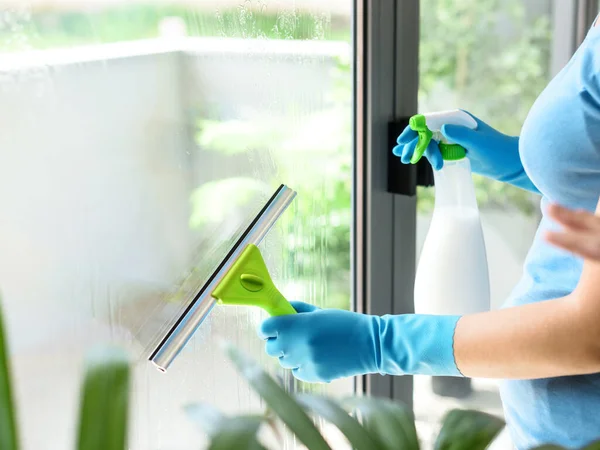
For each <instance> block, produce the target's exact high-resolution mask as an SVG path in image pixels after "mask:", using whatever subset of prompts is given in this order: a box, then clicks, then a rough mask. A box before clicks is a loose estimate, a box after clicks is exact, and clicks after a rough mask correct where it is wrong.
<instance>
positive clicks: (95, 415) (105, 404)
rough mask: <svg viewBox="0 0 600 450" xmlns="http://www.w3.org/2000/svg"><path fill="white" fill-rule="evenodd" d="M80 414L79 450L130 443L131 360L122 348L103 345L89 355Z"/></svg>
mask: <svg viewBox="0 0 600 450" xmlns="http://www.w3.org/2000/svg"><path fill="white" fill-rule="evenodd" d="M86 366H87V367H86V374H85V381H84V384H83V392H82V399H81V405H80V415H79V436H78V441H77V448H78V450H124V449H125V448H126V446H127V423H128V420H127V419H128V412H129V411H128V408H129V360H128V358H127V354H126V353H125V351H124V350H122V349H120V348H101V349H98V350H95V351H93V352H92V353H91V354H90V355H89V356H88V358H87V364H86Z"/></svg>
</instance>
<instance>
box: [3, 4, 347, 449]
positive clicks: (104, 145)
mask: <svg viewBox="0 0 600 450" xmlns="http://www.w3.org/2000/svg"><path fill="white" fill-rule="evenodd" d="M352 4H353V2H352V1H351V0H337V1H331V2H315V1H313V0H296V1H294V2H280V1H266V0H256V1H250V0H246V1H243V2H242V1H233V0H232V1H220V2H214V1H200V0H198V1H195V2H190V1H173V0H169V1H167V0H164V1H160V0H159V1H154V2H148V3H147V4H146V3H139V2H130V1H127V0H110V1H109V0H107V1H91V0H90V1H83V0H80V1H72V0H64V1H62V0H58V1H57V0H47V1H46V0H31V1H14V2H6V1H4V2H3V1H0V56H1V57H0V122H2V124H3V126H2V128H3V131H2V133H0V201H1V203H2V207H3V219H2V220H1V221H0V248H2V252H0V288H1V290H2V292H3V307H4V309H5V310H6V316H7V321H8V324H7V325H8V329H9V339H10V345H11V351H12V363H13V369H14V374H15V380H16V390H17V403H18V407H19V413H20V416H19V417H20V419H21V420H20V423H19V425H20V429H21V434H22V436H23V441H24V448H25V449H40V448H44V449H48V450H52V449H60V450H62V449H65V448H70V447H72V443H73V438H74V430H75V425H76V415H77V397H78V395H79V383H80V379H81V375H82V366H81V362H82V359H83V356H84V354H85V352H86V351H87V350H88V349H89V348H91V347H93V346H95V345H97V344H102V343H109V342H114V343H118V344H120V345H125V346H126V347H127V348H128V349H129V350H130V351H131V353H132V355H134V357H135V358H136V363H135V380H134V383H135V384H134V401H133V403H132V404H133V410H132V422H131V423H132V431H131V436H130V437H131V443H130V448H131V449H143V450H147V449H188V448H190V449H192V448H194V449H195V448H200V447H201V446H202V444H203V442H204V441H203V439H204V438H203V436H202V433H200V432H199V431H198V430H197V429H196V427H195V425H193V424H192V423H191V422H190V421H188V419H187V418H186V416H185V414H184V411H183V406H185V405H187V404H189V403H194V402H199V401H208V402H210V403H212V404H214V405H216V406H217V407H219V408H220V409H222V410H224V411H228V412H234V411H259V410H260V408H261V405H260V403H259V401H258V399H257V397H256V396H255V395H254V394H253V393H252V392H251V390H250V389H249V388H248V386H247V384H246V383H245V382H244V381H243V380H242V379H241V378H240V377H239V376H238V375H237V373H236V371H235V370H234V368H233V367H232V365H231V364H230V363H228V361H227V360H226V358H225V356H224V355H223V354H222V352H221V350H220V349H219V345H218V343H219V340H220V339H226V340H229V341H233V342H234V343H235V344H236V345H238V346H239V347H240V348H242V349H243V350H244V351H245V352H247V353H249V354H250V355H251V356H252V357H254V358H255V359H257V360H259V361H260V362H261V363H262V364H263V365H264V366H265V367H267V368H268V369H269V370H270V371H271V372H272V373H274V374H275V375H276V376H277V377H278V379H280V380H281V381H282V383H284V384H285V386H286V387H287V388H288V389H295V390H304V389H309V387H307V386H304V385H299V384H298V383H296V382H295V381H294V380H293V378H291V376H290V374H289V373H287V372H284V371H280V370H279V369H278V365H276V364H275V361H273V360H272V359H271V358H268V357H267V356H266V355H264V349H263V342H262V341H260V340H259V339H258V338H257V336H256V333H255V328H256V326H257V325H258V324H259V323H260V321H261V320H262V319H263V318H264V317H265V314H264V313H263V312H262V311H258V310H254V309H249V308H238V307H216V308H215V309H214V310H213V313H212V314H211V315H210V317H209V318H208V319H207V321H206V322H205V323H204V324H203V325H202V327H201V328H200V329H199V330H198V332H197V333H196V335H195V336H194V338H193V339H192V340H191V341H190V342H189V344H188V345H187V347H186V348H185V349H184V351H183V352H182V353H181V355H180V356H179V357H178V359H177V360H176V361H175V363H174V364H173V366H172V367H171V368H170V369H169V371H168V372H167V373H166V374H161V373H159V372H158V371H157V370H156V369H155V368H154V367H153V366H152V365H151V364H150V363H149V362H148V361H147V360H146V357H147V353H146V347H147V345H148V343H149V342H151V341H152V340H153V339H156V337H157V335H159V333H160V331H161V330H163V329H164V327H165V324H168V323H170V322H172V321H173V320H174V319H175V318H176V317H177V315H178V314H179V313H180V311H181V309H182V308H183V307H184V306H185V301H182V300H181V299H178V298H173V297H172V294H173V292H175V291H176V289H177V288H178V286H179V285H180V283H181V282H182V280H185V279H188V281H189V280H190V278H189V277H190V276H191V277H192V279H193V280H195V281H197V280H199V279H204V278H206V277H207V276H208V274H210V273H211V272H212V271H213V270H214V268H215V267H216V266H217V265H218V264H219V262H220V260H221V258H222V257H223V256H225V254H226V251H227V249H228V248H229V246H230V245H231V244H232V242H234V240H235V239H236V237H237V236H239V234H240V233H241V232H242V231H243V229H244V228H245V226H247V225H248V223H249V222H250V221H251V220H252V218H253V216H254V214H256V212H257V210H258V209H260V208H261V206H262V205H263V203H264V202H265V201H266V200H267V199H268V198H269V197H270V196H271V195H272V193H273V192H274V191H275V188H276V187H277V186H279V184H281V183H285V184H287V185H288V186H290V187H291V188H293V189H294V190H296V191H297V192H298V197H297V199H296V200H295V201H294V203H293V204H292V206H291V207H290V208H289V210H288V211H287V212H286V213H285V214H284V215H283V217H282V218H281V219H280V221H279V222H278V223H277V224H276V226H275V227H274V228H273V229H272V230H271V232H270V233H269V235H268V236H267V238H266V239H265V241H264V242H263V243H262V245H261V250H262V252H263V255H264V256H265V259H266V261H267V264H268V266H269V269H270V271H271V274H272V276H273V279H274V281H275V284H276V285H277V286H278V287H279V288H280V290H281V291H282V292H283V293H284V295H286V296H287V298H289V299H299V300H304V301H307V302H311V303H315V304H317V305H320V306H331V307H340V308H350V305H351V304H352V303H351V298H350V228H349V227H350V225H349V224H350V223H351V204H350V191H351V179H352V176H351V163H352V74H351V61H352V58H353V49H352V46H351V17H352V12H353V11H352ZM310 389H313V390H314V389H318V390H325V389H327V390H330V391H331V392H333V393H337V394H342V393H346V394H347V393H349V392H351V391H352V389H353V385H352V380H345V381H341V382H338V383H333V384H332V385H331V386H328V387H327V388H324V387H317V388H315V387H310ZM327 433H328V436H329V437H330V438H331V439H332V443H333V445H334V446H336V445H337V446H336V447H335V448H343V447H340V445H342V444H340V443H339V442H338V440H339V439H340V438H339V435H337V434H335V433H334V432H330V431H327ZM295 446H296V443H295V442H294V441H293V440H292V439H287V438H286V439H285V442H283V443H281V444H280V445H279V446H277V445H276V448H294V447H295Z"/></svg>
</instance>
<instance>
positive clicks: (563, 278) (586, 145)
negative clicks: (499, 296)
mask: <svg viewBox="0 0 600 450" xmlns="http://www.w3.org/2000/svg"><path fill="white" fill-rule="evenodd" d="M519 151H520V154H521V160H522V162H523V166H524V168H525V171H526V173H527V174H528V175H529V177H530V178H531V180H532V181H533V183H534V184H535V186H536V187H537V188H538V189H539V191H540V193H541V194H542V212H543V211H545V207H546V206H547V205H548V203H549V202H558V203H560V204H562V205H565V206H568V207H570V208H584V209H586V210H589V211H594V210H595V207H596V204H597V202H598V197H599V196H600V27H593V28H591V29H590V30H589V32H588V34H587V36H586V39H585V40H584V42H583V43H582V44H581V46H580V47H579V48H578V50H577V52H576V53H575V54H574V55H573V57H572V58H571V60H570V61H569V63H568V64H567V65H566V66H565V67H564V68H563V69H562V71H561V72H560V73H559V74H558V75H556V77H555V78H554V79H553V80H552V81H551V82H550V84H548V86H547V87H546V89H545V90H544V91H543V92H542V94H541V95H540V96H539V98H538V99H537V100H536V102H535V103H534V105H533V107H532V108H531V111H530V112H529V115H528V116H527V119H526V121H525V123H524V124H523V129H522V132H521V137H520V141H519ZM555 227H556V224H554V223H552V222H551V221H550V219H549V218H547V217H543V218H542V221H541V223H540V226H539V229H538V231H537V234H536V236H535V240H534V242H533V245H532V247H531V249H530V251H529V254H528V256H527V259H526V261H525V267H524V274H523V277H522V279H521V280H520V282H519V283H518V284H517V286H516V288H515V289H514V291H513V293H512V294H511V297H510V298H509V299H508V301H507V302H506V304H505V307H510V306H515V305H523V304H526V303H533V302H539V301H543V300H550V299H554V298H558V297H563V296H565V295H568V294H569V293H571V292H572V291H573V290H574V289H575V287H576V285H577V283H578V281H579V277H580V275H581V270H582V267H583V260H582V259H581V258H579V257H576V256H574V255H572V254H569V253H566V252H564V251H562V250H560V249H558V248H556V247H553V246H551V245H549V244H547V243H546V242H545V240H544V236H543V234H544V231H545V230H548V229H551V228H555ZM515 233H518V230H515ZM598 301H600V299H598ZM500 392H501V396H502V401H503V404H504V410H505V415H506V419H507V424H508V427H509V429H510V432H511V435H512V439H513V442H514V444H515V445H516V447H517V448H518V449H519V450H524V449H529V448H531V447H533V446H535V445H540V444H543V443H553V444H559V445H563V446H565V447H575V446H582V445H584V444H586V443H589V442H590V441H592V440H595V439H598V438H600V374H594V375H582V376H571V377H560V378H550V379H541V380H515V381H512V380H508V381H503V382H502V384H501V390H500Z"/></svg>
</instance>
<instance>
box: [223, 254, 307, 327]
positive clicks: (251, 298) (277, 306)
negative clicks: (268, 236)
mask: <svg viewBox="0 0 600 450" xmlns="http://www.w3.org/2000/svg"><path fill="white" fill-rule="evenodd" d="M212 296H213V297H214V298H216V299H217V301H218V303H219V304H222V305H242V306H258V307H259V308H262V309H264V310H265V311H267V313H269V315H271V316H284V315H288V314H296V310H295V309H294V307H293V306H292V305H291V304H290V303H289V302H288V301H287V300H286V299H285V297H284V296H283V295H282V294H281V293H280V292H279V291H278V290H277V288H276V287H275V284H274V283H273V280H271V276H270V275H269V270H268V269H267V265H266V264H265V260H264V259H263V257H262V255H261V254H260V250H259V249H258V247H257V246H256V245H253V244H250V245H248V246H247V247H246V248H245V249H244V250H243V251H242V253H241V254H240V256H239V258H238V259H237V261H236V262H235V263H233V265H232V266H231V269H229V272H227V274H226V275H225V276H224V277H223V279H222V280H221V282H220V283H219V285H218V286H217V287H216V288H215V290H214V291H213V292H212Z"/></svg>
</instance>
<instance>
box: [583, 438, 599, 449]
mask: <svg viewBox="0 0 600 450" xmlns="http://www.w3.org/2000/svg"><path fill="white" fill-rule="evenodd" d="M581 450H600V440H598V441H595V442H592V443H591V444H588V445H586V446H585V447H582V448H581Z"/></svg>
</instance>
